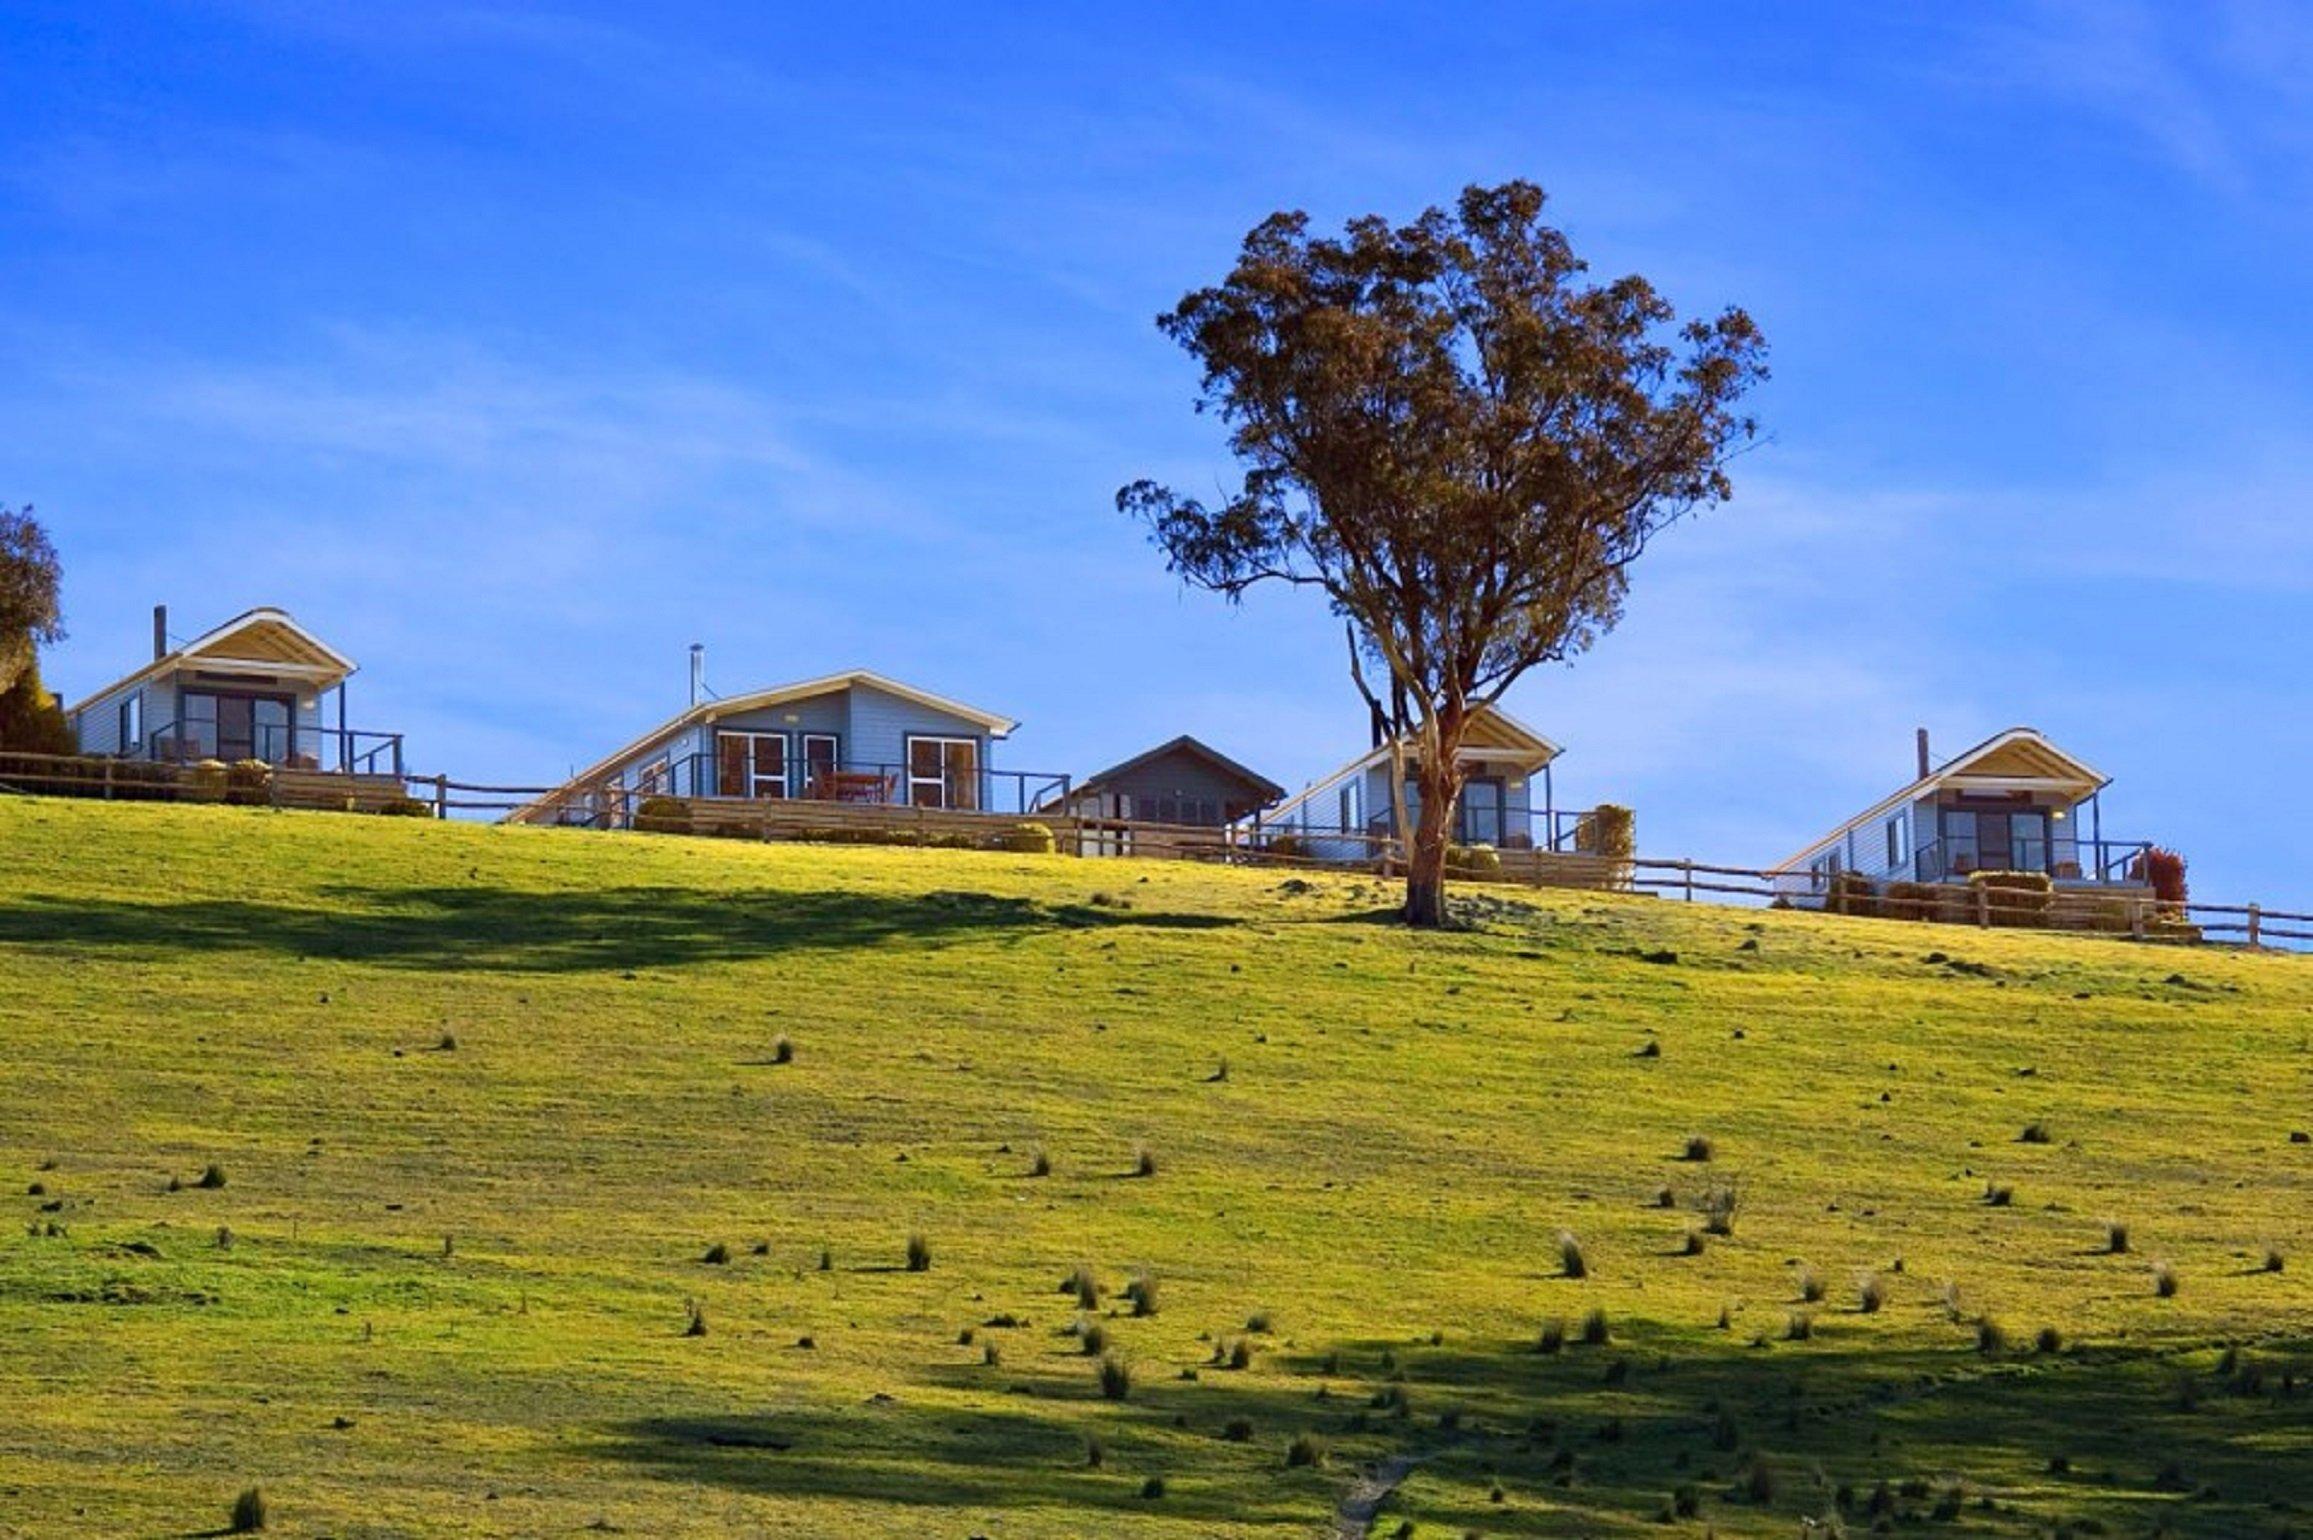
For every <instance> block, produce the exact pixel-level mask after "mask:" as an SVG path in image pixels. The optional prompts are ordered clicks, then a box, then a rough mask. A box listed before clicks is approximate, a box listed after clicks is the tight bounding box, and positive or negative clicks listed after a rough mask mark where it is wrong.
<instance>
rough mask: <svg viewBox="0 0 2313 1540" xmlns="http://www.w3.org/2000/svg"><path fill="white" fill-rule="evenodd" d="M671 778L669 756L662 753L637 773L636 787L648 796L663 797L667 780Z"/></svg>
mask: <svg viewBox="0 0 2313 1540" xmlns="http://www.w3.org/2000/svg"><path fill="white" fill-rule="evenodd" d="M670 778H671V777H670V774H669V772H668V768H667V757H666V756H665V755H664V754H661V755H660V756H659V757H658V758H656V759H654V760H652V761H651V762H650V763H649V764H647V765H645V766H643V767H642V769H641V771H640V772H638V773H637V774H636V776H635V778H634V789H635V790H636V791H638V792H641V793H642V794H643V795H644V796H646V797H663V796H665V795H666V792H667V782H668V780H669V779H670Z"/></svg>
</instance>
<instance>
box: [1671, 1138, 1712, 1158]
mask: <svg viewBox="0 0 2313 1540" xmlns="http://www.w3.org/2000/svg"><path fill="white" fill-rule="evenodd" d="M1717 1153H1718V1146H1716V1145H1714V1144H1712V1143H1711V1140H1710V1136H1709V1135H1707V1134H1689V1135H1688V1136H1687V1144H1686V1150H1685V1152H1684V1153H1683V1154H1681V1155H1680V1156H1679V1158H1680V1159H1681V1160H1692V1161H1697V1162H1701V1161H1707V1160H1709V1159H1710V1158H1711V1157H1712V1156H1714V1155H1716V1154H1717Z"/></svg>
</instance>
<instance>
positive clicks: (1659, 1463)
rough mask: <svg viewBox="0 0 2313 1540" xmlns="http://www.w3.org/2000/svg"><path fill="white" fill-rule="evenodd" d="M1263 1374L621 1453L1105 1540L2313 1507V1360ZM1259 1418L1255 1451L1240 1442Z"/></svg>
mask: <svg viewBox="0 0 2313 1540" xmlns="http://www.w3.org/2000/svg"><path fill="white" fill-rule="evenodd" d="M1953 1330H1954V1337H1955V1339H1958V1338H1959V1337H1961V1336H1962V1335H1963V1334H1962V1333H1961V1332H1960V1330H1959V1328H1957V1327H1955V1328H1954V1329H1953ZM1263 1362H1264V1364H1266V1365H1267V1366H1268V1367H1270V1368H1272V1369H1277V1370H1282V1371H1284V1377H1283V1378H1280V1377H1279V1375H1278V1374H1275V1373H1268V1374H1246V1375H1237V1374H1231V1373H1229V1372H1227V1371H1224V1370H1220V1369H1217V1368H1214V1367H1210V1366H1204V1367H1201V1368H1200V1369H1199V1377H1198V1378H1197V1379H1195V1380H1179V1379H1173V1378H1166V1377H1161V1376H1165V1375H1167V1374H1169V1373H1170V1372H1171V1370H1170V1369H1168V1368H1167V1367H1166V1366H1161V1365H1148V1366H1144V1371H1143V1372H1144V1378H1145V1379H1146V1380H1147V1381H1148V1383H1146V1384H1145V1385H1144V1386H1139V1387H1136V1388H1135V1390H1134V1392H1133V1395H1132V1397H1131V1399H1130V1400H1128V1401H1123V1402H1106V1403H1104V1402H1102V1401H1100V1400H1099V1398H1098V1396H1097V1392H1096V1391H1095V1390H1094V1389H1093V1387H1092V1380H1091V1373H1090V1371H1089V1370H1084V1371H1082V1372H1081V1373H1070V1372H1067V1371H1063V1370H1059V1369H1057V1368H1054V1367H1051V1366H1050V1364H1049V1363H1048V1362H1047V1363H1039V1364H1038V1365H1037V1366H1036V1367H1035V1368H1033V1369H1031V1370H1030V1371H1028V1372H1026V1373H1024V1374H1023V1373H1017V1372H1014V1371H1011V1370H1007V1369H1004V1368H1001V1367H985V1368H982V1367H969V1366H962V1365H950V1366H946V1367H941V1368H932V1369H927V1370H925V1371H923V1373H922V1376H921V1377H922V1379H923V1380H924V1381H925V1382H927V1383H929V1384H932V1385H937V1386H940V1387H942V1388H944V1389H946V1390H951V1391H952V1390H975V1391H978V1392H980V1393H981V1395H982V1396H983V1397H985V1396H988V1395H1002V1394H1013V1395H1017V1396H1018V1403H1017V1405H1016V1406H1003V1407H1000V1408H997V1409H989V1408H987V1407H985V1406H984V1405H983V1406H973V1407H959V1406H957V1405H955V1404H954V1402H953V1400H952V1399H941V1400H938V1401H934V1402H932V1403H930V1404H913V1403H914V1398H913V1396H911V1395H909V1394H907V1393H905V1392H903V1394H902V1396H901V1397H900V1398H899V1399H897V1400H891V1401H888V1402H881V1403H879V1404H874V1405H871V1406H870V1407H867V1408H863V1409H861V1410H859V1411H857V1412H853V1411H850V1410H847V1409H841V1408H833V1409H812V1410H798V1411H793V1412H779V1413H768V1414H743V1413H741V1414H732V1415H713V1414H706V1415H701V1416H698V1417H692V1418H656V1419H650V1420H647V1421H641V1422H634V1423H629V1424H624V1425H621V1426H619V1427H617V1428H615V1429H614V1430H612V1432H611V1433H610V1435H609V1436H608V1437H606V1438H605V1440H604V1441H603V1442H602V1443H601V1444H600V1445H599V1446H598V1452H599V1454H600V1455H601V1456H602V1457H603V1458H605V1459H609V1460H615V1461H618V1462H621V1463H626V1464H630V1465H634V1466H637V1467H640V1468H644V1469H647V1470H650V1471H652V1472H654V1473H656V1474H659V1475H662V1476H665V1477H668V1478H670V1479H679V1480H683V1481H689V1482H701V1483H707V1484H711V1485H718V1486H724V1487H728V1488H732V1489H736V1490H741V1491H747V1492H752V1493H758V1494H764V1495H779V1496H785V1497H790V1498H794V1499H798V1500H809V1499H813V1498H820V1499H843V1500H850V1501H858V1502H874V1503H885V1504H893V1505H904V1506H908V1507H923V1508H939V1507H953V1508H960V1509H965V1510H971V1511H975V1512H981V1511H1001V1510H1004V1509H1023V1508H1035V1509H1074V1510H1080V1511H1082V1512H1084V1513H1085V1514H1086V1516H1087V1517H1086V1520H1085V1522H1086V1524H1087V1526H1088V1527H1089V1528H1090V1529H1091V1530H1093V1531H1097V1529H1098V1527H1099V1520H1098V1517H1097V1516H1098V1514H1099V1513H1100V1512H1102V1511H1106V1510H1116V1509H1126V1508H1139V1507H1142V1506H1146V1507H1148V1508H1150V1509H1151V1510H1152V1511H1161V1512H1163V1513H1164V1514H1165V1515H1166V1516H1168V1517H1171V1518H1175V1519H1180V1520H1188V1521H1197V1520H1211V1521H1215V1522H1218V1521H1220V1520H1223V1519H1226V1520H1228V1521H1230V1522H1233V1523H1238V1524H1244V1523H1275V1524H1278V1525H1280V1526H1284V1527H1292V1526H1299V1527H1300V1528H1301V1529H1302V1530H1303V1531H1306V1530H1308V1529H1310V1528H1311V1527H1313V1526H1314V1525H1315V1524H1316V1523H1317V1522H1318V1521H1320V1520H1322V1519H1323V1518H1324V1517H1325V1516H1326V1514H1328V1513H1329V1512H1330V1511H1331V1505H1332V1504H1333V1503H1334V1502H1336V1501H1338V1500H1339V1497H1340V1494H1341V1492H1342V1490H1343V1489H1344V1488H1345V1487H1346V1485H1347V1482H1348V1479H1349V1473H1348V1469H1347V1468H1348V1467H1349V1466H1352V1465H1355V1464H1359V1463H1371V1462H1373V1461H1376V1460H1379V1459H1381V1458H1384V1457H1386V1456H1388V1455H1391V1454H1405V1455H1409V1456H1412V1457H1414V1458H1416V1459H1417V1460H1420V1461H1421V1462H1423V1463H1422V1466H1421V1469H1422V1480H1421V1482H1420V1483H1419V1484H1418V1491H1417V1492H1416V1494H1415V1495H1414V1496H1412V1497H1411V1498H1410V1499H1407V1500H1393V1505H1392V1506H1390V1507H1387V1508H1385V1510H1384V1511H1385V1513H1386V1514H1387V1515H1389V1517H1388V1520H1387V1522H1385V1523H1384V1524H1382V1525H1381V1526H1378V1527H1377V1530H1376V1532H1377V1533H1389V1532H1392V1531H1393V1530H1394V1529H1395V1528H1396V1520H1397V1518H1398V1517H1399V1516H1401V1515H1402V1516H1410V1517H1413V1518H1415V1519H1418V1520H1419V1531H1418V1532H1421V1533H1430V1532H1433V1527H1436V1528H1442V1530H1443V1532H1448V1533H1459V1532H1462V1531H1463V1530H1465V1529H1474V1530H1477V1531H1480V1532H1482V1533H1484V1534H1487V1535H1566V1534H1575V1533H1621V1532H1625V1531H1629V1532H1639V1531H1640V1530H1641V1528H1642V1527H1643V1526H1648V1525H1651V1523H1652V1522H1653V1521H1655V1520H1656V1519H1657V1518H1658V1517H1663V1516H1667V1515H1668V1514H1669V1513H1670V1511H1671V1509H1672V1506H1673V1503H1674V1494H1677V1493H1679V1492H1680V1491H1681V1489H1685V1490H1686V1492H1687V1493H1689V1494H1690V1496H1691V1500H1692V1502H1693V1503H1694V1504H1695V1506H1696V1507H1697V1508H1699V1510H1700V1512H1699V1515H1698V1517H1697V1520H1696V1522H1697V1524H1698V1525H1699V1524H1704V1523H1714V1522H1715V1523H1716V1524H1717V1525H1718V1526H1719V1528H1720V1529H1721V1530H1722V1531H1724V1532H1729V1533H1743V1534H1775V1535H1785V1534H1790V1533H1793V1532H1795V1530H1796V1528H1797V1527H1798V1525H1799V1523H1800V1521H1801V1520H1804V1519H1828V1518H1829V1517H1831V1516H1834V1515H1837V1516H1839V1517H1840V1518H1841V1519H1842V1520H1843V1521H1844V1522H1845V1523H1846V1524H1847V1525H1848V1526H1849V1528H1850V1530H1851V1532H1856V1533H1861V1532H1864V1531H1866V1530H1869V1529H1871V1528H1872V1527H1873V1525H1874V1524H1875V1523H1877V1522H1878V1521H1879V1520H1880V1519H1882V1518H1884V1519H1886V1520H1887V1521H1888V1522H1889V1523H1890V1524H1892V1525H1893V1526H1895V1527H1897V1528H1899V1529H1901V1530H1904V1531H1909V1530H1910V1529H1912V1528H1914V1527H1915V1526H1919V1525H1930V1524H1943V1523H1955V1522H1956V1523H1959V1524H1961V1525H1963V1526H1964V1527H1965V1528H1966V1529H1967V1531H1968V1532H1970V1533H1980V1534H2005V1535H2015V1536H2025V1535H2044V1534H2046V1533H2048V1532H2050V1530H2051V1528H2052V1527H2053V1526H2056V1525H2060V1524H2072V1525H2079V1526H2085V1527H2083V1528H2082V1529H2081V1530H2080V1531H2079V1532H2081V1533H2097V1532H2103V1533H2112V1534H2138V1533H2143V1532H2146V1531H2148V1530H2151V1529H2153V1528H2154V1527H2155V1526H2156V1525H2161V1524H2165V1525H2166V1526H2167V1528H2168V1532H2170V1533H2173V1534H2176V1535H2178V1536H2180V1537H2187V1536H2189V1537H2206V1540H2217V1537H2220V1536H2226V1537H2229V1536H2241V1535H2249V1536H2262V1535H2268V1534H2273V1533H2278V1532H2280V1529H2281V1521H2279V1520H2277V1519H2275V1517H2274V1515H2276V1514H2284V1515H2285V1514H2290V1513H2298V1512H2303V1511H2305V1510H2306V1508H2307V1506H2308V1505H2313V1385H2309V1384H2308V1382H2307V1376H2308V1373H2309V1372H2313V1342H2307V1341H2304V1340H2294V1341H2287V1342H2280V1341H2276V1342H2268V1343H2265V1344H2263V1345H2261V1346H2258V1347H2255V1348H2243V1349H2241V1350H2239V1351H2238V1353H2237V1355H2236V1356H2235V1357H2234V1358H2233V1359H2231V1360H2229V1361H2228V1360H2227V1359H2225V1358H2224V1357H2222V1356H2221V1354H2220V1350H2219V1349H2217V1348H2215V1347H2213V1346H2200V1347H2188V1346H2181V1345H2180V1346H2170V1347H2165V1348H2156V1347H2150V1346H2144V1345H2121V1346H2097V1347H2091V1348H2088V1349H2085V1350H2079V1351H2067V1352H2060V1353H2017V1354H2010V1355H2000V1356H1992V1357H1987V1356H1984V1355H1982V1354H1979V1353H1977V1352H1975V1351H1973V1350H1972V1349H1970V1348H1967V1347H1965V1346H1962V1345H1960V1344H1959V1342H1958V1341H1957V1340H1955V1342H1954V1343H1953V1344H1952V1345H1950V1346H1941V1345H1937V1344H1935V1343H1934V1342H1933V1341H1932V1340H1930V1341H1928V1342H1926V1343H1922V1342H1920V1341H1919V1340H1918V1339H1916V1338H1910V1337H1907V1338H1905V1339H1900V1340H1898V1341H1896V1342H1893V1343H1890V1342H1889V1341H1888V1339H1887V1337H1886V1334H1885V1333H1884V1332H1882V1331H1879V1330H1877V1329H1875V1328H1873V1327H1870V1326H1866V1325H1864V1324H1862V1323H1860V1322H1854V1323H1843V1322H1831V1323H1826V1324H1823V1325H1819V1326H1818V1327H1817V1334H1816V1337H1815V1339H1814V1340H1812V1341H1808V1342H1802V1343H1786V1342H1775V1343H1773V1344H1771V1345H1755V1344H1752V1343H1749V1342H1746V1341H1740V1340H1735V1339H1734V1338H1731V1337H1730V1338H1718V1337H1716V1336H1715V1335H1714V1336H1713V1337H1711V1338H1709V1339H1699V1338H1698V1337H1697V1335H1696V1334H1694V1333H1691V1332H1687V1333H1671V1332H1667V1331H1656V1330H1652V1329H1649V1328H1648V1327H1646V1326H1645V1325H1643V1324H1639V1325H1634V1326H1631V1327H1628V1328H1626V1329H1624V1330H1623V1331H1622V1332H1621V1333H1620V1334H1619V1335H1618V1339H1617V1340H1616V1341H1614V1342H1611V1343H1609V1344H1606V1345H1601V1346H1587V1347H1572V1346H1570V1347H1568V1348H1566V1349H1565V1350H1564V1351H1562V1352H1559V1353H1555V1354H1547V1355H1545V1354H1542V1353H1539V1352H1537V1351H1535V1350H1534V1348H1533V1347H1532V1346H1531V1345H1530V1344H1526V1343H1510V1342H1494V1343H1476V1344H1470V1345H1456V1346H1453V1347H1433V1346H1430V1345H1428V1344H1426V1343H1411V1344H1409V1343H1406V1342H1396V1343H1384V1342H1378V1341H1361V1342H1353V1343H1346V1344H1343V1345H1341V1346H1340V1347H1339V1348H1337V1349H1335V1350H1333V1351H1332V1352H1330V1353H1324V1354H1321V1353H1317V1352H1301V1353H1293V1354H1284V1353H1279V1354H1273V1355H1265V1357H1264V1359H1263ZM1175 1367H1177V1366H1175ZM1320 1387H1322V1388H1323V1389H1322V1393H1320ZM2187 1387H2190V1388H2187ZM1239 1420H1242V1421H1243V1422H1244V1423H1245V1424H1246V1425H1247V1427H1248V1428H1249V1430H1250V1431H1249V1437H1247V1438H1246V1439H1245V1440H1244V1441H1242V1442H1240V1441H1237V1440H1236V1439H1233V1438H1231V1437H1229V1436H1227V1433H1226V1430H1227V1428H1228V1425H1229V1424H1230V1423H1232V1422H1237V1421H1239ZM1088 1432H1091V1433H1095V1434H1097V1435H1098V1436H1099V1437H1100V1438H1101V1439H1102V1440H1103V1442H1104V1443H1105V1445H1106V1446H1107V1452H1108V1458H1107V1460H1106V1462H1105V1464H1104V1466H1103V1467H1102V1468H1101V1469H1098V1470H1092V1469H1088V1468H1087V1467H1086V1462H1085V1437H1086V1435H1087V1433H1088ZM1302 1433H1307V1434H1311V1435H1314V1436H1316V1437H1318V1438H1320V1439H1321V1440H1323V1441H1324V1442H1325V1443H1326V1444H1327V1445H1328V1446H1329V1447H1330V1448H1331V1449H1332V1450H1333V1454H1334V1459H1333V1462H1332V1465H1331V1467H1330V1468H1329V1469H1328V1470H1326V1471H1324V1472H1311V1471H1306V1470H1289V1469H1287V1468H1286V1466H1285V1463H1284V1450H1285V1448H1286V1445H1287V1442H1288V1440H1290V1439H1291V1438H1292V1437H1294V1436H1295V1435H1297V1434H1302ZM1761 1468H1763V1469H1764V1470H1765V1472H1766V1473H1767V1474H1766V1475H1765V1477H1764V1478H1758V1479H1755V1478H1754V1476H1753V1474H1752V1473H1753V1472H1754V1471H1755V1470H1759V1469H1761ZM1150 1475H1159V1476H1162V1477H1164V1478H1165V1479H1166V1481H1167V1487H1168V1490H1167V1494H1166V1496H1165V1497H1164V1498H1163V1499H1161V1500H1154V1501H1152V1500H1150V1499H1145V1498H1143V1497H1142V1496H1141V1495H1140V1491H1141V1482H1142V1481H1143V1480H1144V1479H1145V1478H1146V1477H1148V1476H1150ZM1497 1493H1499V1497H1498V1498H1497V1496H1496V1494H1497ZM1408 1501H1410V1502H1411V1503H1412V1504H1413V1506H1410V1507H1409V1506H1408V1505H1407V1504H1408ZM2097 1525H2101V1526H2104V1528H2103V1529H2102V1530H2098V1529H2096V1528H2094V1527H2093V1526H2097Z"/></svg>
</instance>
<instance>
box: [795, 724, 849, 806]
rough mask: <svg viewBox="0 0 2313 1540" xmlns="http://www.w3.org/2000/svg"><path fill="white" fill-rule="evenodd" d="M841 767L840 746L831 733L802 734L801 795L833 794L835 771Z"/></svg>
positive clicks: (821, 795) (841, 754) (823, 795)
mask: <svg viewBox="0 0 2313 1540" xmlns="http://www.w3.org/2000/svg"><path fill="white" fill-rule="evenodd" d="M842 768H843V753H842V747H841V745H840V744H839V743H838V742H837V740H836V736H835V734H833V733H805V734H804V735H803V795H805V796H807V797H832V796H834V795H835V772H836V771H838V770H840V769H842Z"/></svg>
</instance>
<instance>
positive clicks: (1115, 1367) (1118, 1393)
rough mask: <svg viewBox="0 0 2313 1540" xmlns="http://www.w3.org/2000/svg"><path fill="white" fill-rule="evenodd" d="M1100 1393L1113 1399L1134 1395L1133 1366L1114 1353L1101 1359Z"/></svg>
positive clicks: (1127, 1397)
mask: <svg viewBox="0 0 2313 1540" xmlns="http://www.w3.org/2000/svg"><path fill="white" fill-rule="evenodd" d="M1100 1393H1101V1395H1102V1396H1104V1397H1105V1398H1107V1399H1108V1400H1111V1401H1123V1400H1127V1399H1129V1398H1130V1397H1131V1395H1132V1367H1131V1365H1129V1364H1127V1363H1126V1362H1125V1361H1124V1360H1123V1359H1121V1358H1118V1357H1117V1356H1116V1355H1115V1354H1113V1353H1112V1354H1110V1355H1109V1356H1108V1357H1106V1358H1103V1359H1102V1360H1101V1361H1100Z"/></svg>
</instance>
